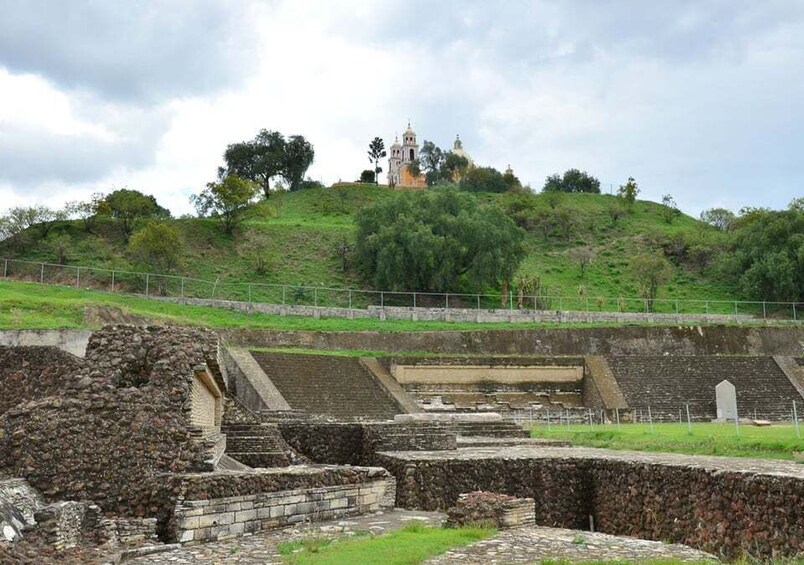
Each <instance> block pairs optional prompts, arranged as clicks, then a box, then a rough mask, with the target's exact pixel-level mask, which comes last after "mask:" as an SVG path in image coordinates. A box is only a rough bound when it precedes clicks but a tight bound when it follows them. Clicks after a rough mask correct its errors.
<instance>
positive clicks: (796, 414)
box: [793, 400, 801, 439]
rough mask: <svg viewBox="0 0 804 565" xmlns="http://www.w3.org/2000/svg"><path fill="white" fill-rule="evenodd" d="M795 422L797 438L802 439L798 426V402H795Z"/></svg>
mask: <svg viewBox="0 0 804 565" xmlns="http://www.w3.org/2000/svg"><path fill="white" fill-rule="evenodd" d="M793 421H794V422H795V424H796V437H797V438H798V439H801V428H800V427H799V425H798V410H796V401H795V400H794V401H793Z"/></svg>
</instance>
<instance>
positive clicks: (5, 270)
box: [3, 259, 8, 279]
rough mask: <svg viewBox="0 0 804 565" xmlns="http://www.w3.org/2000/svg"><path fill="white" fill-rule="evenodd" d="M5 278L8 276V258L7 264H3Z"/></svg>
mask: <svg viewBox="0 0 804 565" xmlns="http://www.w3.org/2000/svg"><path fill="white" fill-rule="evenodd" d="M3 278H4V279H5V278H8V259H6V264H5V265H3Z"/></svg>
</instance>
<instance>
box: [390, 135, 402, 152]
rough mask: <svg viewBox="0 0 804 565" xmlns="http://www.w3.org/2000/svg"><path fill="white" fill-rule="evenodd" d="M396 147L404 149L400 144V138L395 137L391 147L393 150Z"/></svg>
mask: <svg viewBox="0 0 804 565" xmlns="http://www.w3.org/2000/svg"><path fill="white" fill-rule="evenodd" d="M395 147H400V148H401V147H402V146H401V145H400V144H399V138H398V137H394V143H393V145H391V149H393V148H395Z"/></svg>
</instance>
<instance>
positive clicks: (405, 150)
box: [388, 122, 474, 188]
mask: <svg viewBox="0 0 804 565" xmlns="http://www.w3.org/2000/svg"><path fill="white" fill-rule="evenodd" d="M452 153H454V154H456V155H459V156H461V157H464V158H466V160H467V161H468V162H469V166H470V167H472V166H474V163H473V161H472V158H471V157H470V156H469V153H467V152H466V151H465V150H464V148H463V143H462V142H461V138H460V136H456V137H455V143H454V144H453V146H452ZM414 161H415V162H416V163H417V164H418V162H419V144H418V143H417V142H416V133H415V132H414V131H413V130H412V129H411V127H410V122H408V128H407V129H406V130H405V133H403V134H402V143H401V144H400V143H399V138H398V137H397V138H395V139H394V144H393V145H391V157H390V158H389V159H388V186H390V187H391V188H394V187H398V188H427V182H426V181H425V178H424V174H423V173H422V171H421V170H419V171H416V170H415V168H416V167H413V169H414V170H411V165H413V163H414Z"/></svg>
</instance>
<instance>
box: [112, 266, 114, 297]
mask: <svg viewBox="0 0 804 565" xmlns="http://www.w3.org/2000/svg"><path fill="white" fill-rule="evenodd" d="M112 292H114V271H112Z"/></svg>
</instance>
